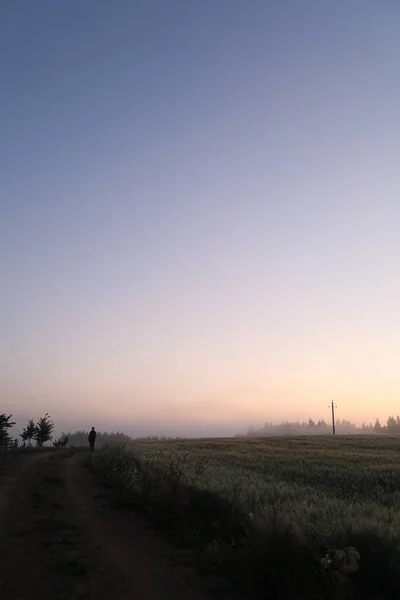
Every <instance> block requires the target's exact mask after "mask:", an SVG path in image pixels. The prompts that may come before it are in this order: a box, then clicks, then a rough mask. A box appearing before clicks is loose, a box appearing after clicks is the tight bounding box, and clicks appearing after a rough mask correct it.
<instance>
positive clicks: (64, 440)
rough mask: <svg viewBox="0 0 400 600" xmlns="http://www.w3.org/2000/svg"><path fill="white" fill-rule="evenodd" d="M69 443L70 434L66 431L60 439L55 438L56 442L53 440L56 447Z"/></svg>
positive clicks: (63, 446)
mask: <svg viewBox="0 0 400 600" xmlns="http://www.w3.org/2000/svg"><path fill="white" fill-rule="evenodd" d="M67 444H68V436H67V435H65V433H63V434H62V436H61V437H60V439H58V440H54V442H53V446H54V447H55V448H65V446H66V445H67Z"/></svg>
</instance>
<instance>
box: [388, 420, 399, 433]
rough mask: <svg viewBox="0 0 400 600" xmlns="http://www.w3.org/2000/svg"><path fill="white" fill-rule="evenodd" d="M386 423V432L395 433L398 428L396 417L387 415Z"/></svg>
mask: <svg viewBox="0 0 400 600" xmlns="http://www.w3.org/2000/svg"><path fill="white" fill-rule="evenodd" d="M386 425H387V430H388V433H397V430H398V429H397V422H396V419H395V418H394V417H389V418H388V420H387V422H386Z"/></svg>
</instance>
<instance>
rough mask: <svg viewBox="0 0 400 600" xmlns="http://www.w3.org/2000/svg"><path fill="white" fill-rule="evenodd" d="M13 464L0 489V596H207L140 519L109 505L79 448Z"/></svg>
mask: <svg viewBox="0 0 400 600" xmlns="http://www.w3.org/2000/svg"><path fill="white" fill-rule="evenodd" d="M12 466H13V467H14V473H13V474H10V475H9V476H8V477H7V478H6V485H2V486H1V494H0V497H1V504H0V599H1V600H104V599H105V598H110V599H111V600H207V598H208V599H209V598H210V595H209V594H207V593H206V592H205V591H202V585H203V583H204V580H203V579H202V578H199V577H197V576H196V575H195V573H194V571H193V569H192V568H191V567H185V566H183V564H182V562H179V559H180V558H181V556H180V555H179V552H178V551H177V550H176V549H174V548H173V547H171V546H170V545H169V544H168V543H167V542H165V541H164V540H162V539H161V538H159V537H157V536H156V535H155V533H154V532H153V531H152V530H151V529H150V527H149V526H148V525H147V523H146V522H144V521H143V520H142V519H141V518H140V517H139V516H138V515H136V514H135V513H134V512H133V511H130V510H110V509H109V508H108V506H107V504H106V503H105V500H104V488H102V487H101V486H99V485H98V484H97V483H96V481H95V479H94V477H93V475H92V474H91V473H90V472H89V471H88V470H87V469H86V468H85V455H84V454H82V453H75V454H74V453H73V452H71V451H66V450H54V451H52V450H50V451H49V452H44V453H40V454H35V455H33V456H30V457H29V458H26V459H24V460H22V462H20V461H18V462H17V463H13V465H12ZM2 480H3V477H2Z"/></svg>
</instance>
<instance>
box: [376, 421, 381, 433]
mask: <svg viewBox="0 0 400 600" xmlns="http://www.w3.org/2000/svg"><path fill="white" fill-rule="evenodd" d="M374 431H375V433H381V432H382V425H381V423H380V421H379V419H377V420H376V421H375V425H374Z"/></svg>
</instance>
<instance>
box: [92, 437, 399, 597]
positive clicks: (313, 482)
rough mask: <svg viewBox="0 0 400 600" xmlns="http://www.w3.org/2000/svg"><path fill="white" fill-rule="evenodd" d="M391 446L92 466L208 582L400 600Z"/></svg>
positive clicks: (158, 454)
mask: <svg viewBox="0 0 400 600" xmlns="http://www.w3.org/2000/svg"><path fill="white" fill-rule="evenodd" d="M399 449H400V441H399V440H398V439H397V438H389V437H387V438H386V437H374V436H368V437H367V436H363V437H361V436H359V437H340V436H338V437H336V438H327V437H321V438H315V437H312V438H306V437H303V438H286V439H284V438H263V439H226V440H187V441H181V440H179V441H165V442H131V443H122V444H113V445H110V446H108V447H104V448H103V449H101V450H99V451H97V452H96V453H94V454H93V455H91V456H90V457H89V461H90V466H91V468H92V470H93V471H94V472H95V473H96V474H97V476H98V477H99V478H100V479H101V481H102V482H103V483H104V484H106V485H108V486H109V487H111V488H112V490H113V495H114V499H115V500H116V501H117V502H118V503H119V504H123V505H130V506H134V507H136V508H137V509H139V510H141V511H143V512H145V513H146V514H147V515H148V516H149V518H151V519H152V520H153V522H154V523H156V524H157V525H158V526H160V527H162V528H163V529H164V531H165V532H166V533H168V535H169V536H170V537H171V538H172V539H173V541H174V542H175V543H178V544H181V545H184V546H186V547H191V548H193V550H194V551H195V553H196V556H197V564H198V567H199V569H200V570H202V571H203V572H205V573H209V572H213V573H215V574H220V575H223V576H225V577H228V578H229V579H230V580H231V581H232V582H233V584H234V585H235V588H236V589H239V590H242V594H244V593H246V594H247V593H252V594H261V595H262V597H263V598H268V599H269V598H270V599H276V600H291V599H296V600H302V599H311V598H312V599H313V600H319V599H321V600H322V599H324V600H346V599H350V598H351V599H356V600H361V599H362V600H364V599H365V598H372V599H377V600H378V599H379V600H380V599H382V600H383V599H385V600H391V599H393V600H394V599H398V598H400V468H399V464H398V455H399Z"/></svg>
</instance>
